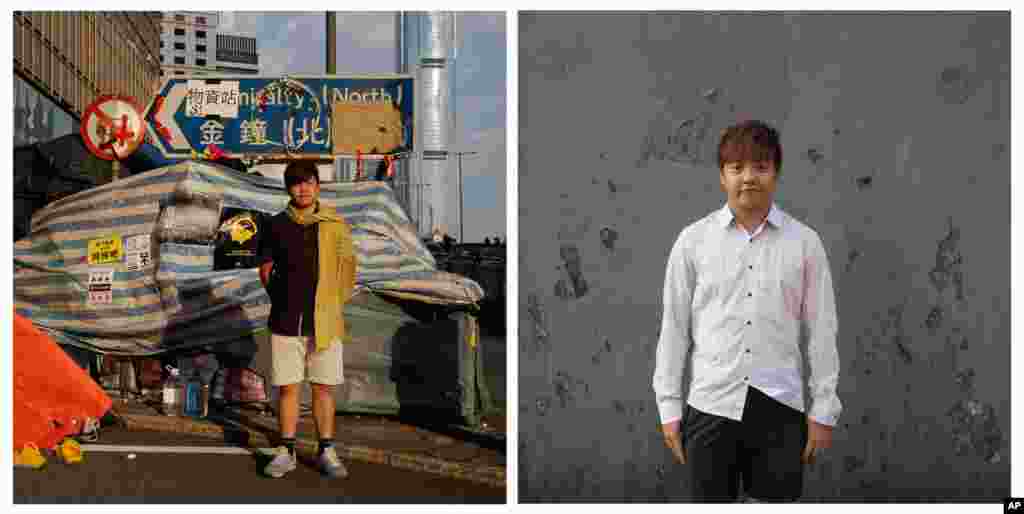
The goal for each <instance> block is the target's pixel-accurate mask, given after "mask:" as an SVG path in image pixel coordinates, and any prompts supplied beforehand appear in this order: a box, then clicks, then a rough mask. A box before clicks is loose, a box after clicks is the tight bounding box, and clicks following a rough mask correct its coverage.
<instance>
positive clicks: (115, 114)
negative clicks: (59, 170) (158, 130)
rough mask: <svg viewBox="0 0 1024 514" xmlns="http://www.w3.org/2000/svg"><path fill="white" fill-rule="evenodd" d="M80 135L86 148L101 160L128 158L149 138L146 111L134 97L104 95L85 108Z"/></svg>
mask: <svg viewBox="0 0 1024 514" xmlns="http://www.w3.org/2000/svg"><path fill="white" fill-rule="evenodd" d="M80 132H81V134H82V140H83V141H85V146H86V147H87V148H88V149H89V151H91V152H92V153H93V154H95V155H96V156H97V157H99V158H100V159H106V160H108V161H112V160H117V159H124V158H125V157H128V156H129V155H131V154H132V153H133V152H135V150H136V149H138V148H139V145H140V144H142V141H143V138H144V137H145V126H144V123H143V121H142V111H141V110H140V109H139V108H138V105H137V104H136V103H135V99H133V98H130V97H127V96H101V97H99V98H98V99H96V101H95V102H93V103H91V104H89V106H88V107H87V108H86V109H85V114H84V115H83V116H82V125H81V129H80Z"/></svg>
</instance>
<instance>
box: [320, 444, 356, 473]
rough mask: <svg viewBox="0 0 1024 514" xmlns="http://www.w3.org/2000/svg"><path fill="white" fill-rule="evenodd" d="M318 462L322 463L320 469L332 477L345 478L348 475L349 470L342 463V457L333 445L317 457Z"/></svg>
mask: <svg viewBox="0 0 1024 514" xmlns="http://www.w3.org/2000/svg"><path fill="white" fill-rule="evenodd" d="M317 464H319V465H320V471H322V472H323V474H325V475H327V476H328V477H330V478H345V477H347V476H348V470H347V469H345V465H344V464H342V463H341V457H338V454H337V452H335V451H334V447H333V446H332V447H330V448H327V449H326V450H324V452H323V453H321V454H320V457H317Z"/></svg>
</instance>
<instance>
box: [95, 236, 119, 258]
mask: <svg viewBox="0 0 1024 514" xmlns="http://www.w3.org/2000/svg"><path fill="white" fill-rule="evenodd" d="M122 258H124V248H122V247H121V236H111V237H104V238H100V239H93V240H90V241H89V264H106V263H110V262H121V259H122Z"/></svg>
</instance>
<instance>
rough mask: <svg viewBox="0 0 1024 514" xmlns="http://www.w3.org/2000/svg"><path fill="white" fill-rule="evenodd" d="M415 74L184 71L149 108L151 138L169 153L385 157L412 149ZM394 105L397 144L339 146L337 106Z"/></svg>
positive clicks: (288, 157)
mask: <svg viewBox="0 0 1024 514" xmlns="http://www.w3.org/2000/svg"><path fill="white" fill-rule="evenodd" d="M413 93H414V88H413V78H412V76H411V75H377V76H339V75H326V76H295V77H253V76H250V75H231V76H227V75H225V76H213V77H210V76H203V77H201V78H197V77H191V78H189V77H178V78H170V79H167V80H165V81H164V83H163V85H162V86H161V87H160V89H159V92H158V93H157V96H156V97H155V98H154V99H153V101H152V102H150V104H149V106H148V107H147V108H146V111H145V122H146V130H147V132H148V133H149V136H150V140H151V142H152V143H153V144H154V146H156V147H157V148H159V149H160V151H161V152H162V153H163V155H164V157H166V158H169V159H189V158H194V157H195V155H196V153H202V152H206V153H207V154H208V155H209V153H210V150H211V149H213V150H214V152H213V153H215V154H216V155H218V156H222V157H226V158H237V159H242V160H259V161H266V162H274V161H283V160H292V159H314V160H323V161H333V160H335V159H336V158H339V157H340V158H353V159H383V158H385V156H388V157H389V158H393V157H402V156H404V155H408V154H409V153H411V152H412V151H413V130H412V120H413V106H414V105H415V103H414V101H413V100H414V99H413ZM339 103H341V104H348V105H361V104H365V105H367V106H368V107H371V106H375V107H380V108H384V107H387V108H393V109H394V111H395V112H397V113H398V114H397V116H395V118H396V119H397V120H398V121H397V122H396V124H393V126H396V127H398V129H397V130H398V131H400V134H399V135H398V141H399V144H398V145H397V146H396V147H394V148H393V149H392V151H390V152H382V153H380V154H373V153H369V154H367V153H365V152H362V151H358V152H356V153H353V154H351V155H350V154H348V153H345V152H344V151H335V145H334V144H333V143H332V136H333V133H332V126H333V124H334V123H341V124H345V125H347V123H345V122H351V121H352V120H349V119H346V120H335V119H332V118H333V117H334V116H335V115H334V112H336V110H335V108H334V107H335V105H336V104H339Z"/></svg>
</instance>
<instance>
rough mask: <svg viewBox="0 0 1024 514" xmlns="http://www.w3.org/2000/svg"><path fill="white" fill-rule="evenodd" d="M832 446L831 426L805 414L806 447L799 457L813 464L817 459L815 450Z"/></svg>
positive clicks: (802, 460) (804, 461) (801, 460)
mask: <svg viewBox="0 0 1024 514" xmlns="http://www.w3.org/2000/svg"><path fill="white" fill-rule="evenodd" d="M831 447H832V427H830V426H828V425H822V424H821V423H818V422H817V421H814V420H813V419H811V417H810V416H807V447H806V448H804V454H803V455H802V456H801V457H800V462H803V463H804V464H814V461H815V459H817V451H818V450H824V449H828V448H831Z"/></svg>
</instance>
